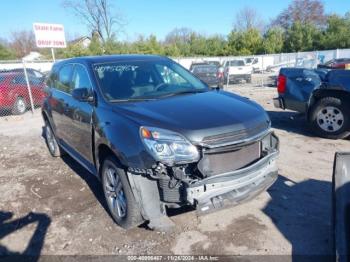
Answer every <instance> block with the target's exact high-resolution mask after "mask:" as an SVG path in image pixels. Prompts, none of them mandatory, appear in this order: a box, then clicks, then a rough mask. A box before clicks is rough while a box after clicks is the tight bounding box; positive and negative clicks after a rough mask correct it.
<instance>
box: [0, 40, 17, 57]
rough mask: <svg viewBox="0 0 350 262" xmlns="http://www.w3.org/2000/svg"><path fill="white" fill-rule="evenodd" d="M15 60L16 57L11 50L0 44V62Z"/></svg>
mask: <svg viewBox="0 0 350 262" xmlns="http://www.w3.org/2000/svg"><path fill="white" fill-rule="evenodd" d="M15 58H16V55H15V54H14V52H13V51H12V50H11V49H9V48H7V47H6V46H5V45H2V44H0V60H11V59H15Z"/></svg>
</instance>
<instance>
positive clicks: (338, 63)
mask: <svg viewBox="0 0 350 262" xmlns="http://www.w3.org/2000/svg"><path fill="white" fill-rule="evenodd" d="M347 67H350V58H339V59H332V60H330V61H328V62H326V63H324V64H319V65H317V68H327V69H347Z"/></svg>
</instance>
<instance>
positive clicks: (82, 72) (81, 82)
mask: <svg viewBox="0 0 350 262" xmlns="http://www.w3.org/2000/svg"><path fill="white" fill-rule="evenodd" d="M72 84H73V89H78V88H88V89H91V82H90V78H89V75H88V72H87V70H86V69H85V67H84V66H82V65H79V64H77V65H75V67H74V76H73V81H72Z"/></svg>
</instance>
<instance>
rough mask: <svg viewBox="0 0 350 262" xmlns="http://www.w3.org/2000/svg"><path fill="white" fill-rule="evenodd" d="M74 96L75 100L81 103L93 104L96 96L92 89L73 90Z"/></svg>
mask: <svg viewBox="0 0 350 262" xmlns="http://www.w3.org/2000/svg"><path fill="white" fill-rule="evenodd" d="M72 96H73V98H74V99H76V100H78V101H80V102H92V101H94V96H93V94H92V91H91V89H89V88H85V87H84V88H77V89H73V92H72Z"/></svg>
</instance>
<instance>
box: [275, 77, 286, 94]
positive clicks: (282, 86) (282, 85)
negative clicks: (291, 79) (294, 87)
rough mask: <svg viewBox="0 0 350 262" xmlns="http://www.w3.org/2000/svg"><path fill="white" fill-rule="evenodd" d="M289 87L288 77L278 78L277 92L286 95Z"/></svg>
mask: <svg viewBox="0 0 350 262" xmlns="http://www.w3.org/2000/svg"><path fill="white" fill-rule="evenodd" d="M286 85H287V77H285V76H284V75H279V76H278V78H277V91H278V93H280V94H284V93H285V92H286Z"/></svg>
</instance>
